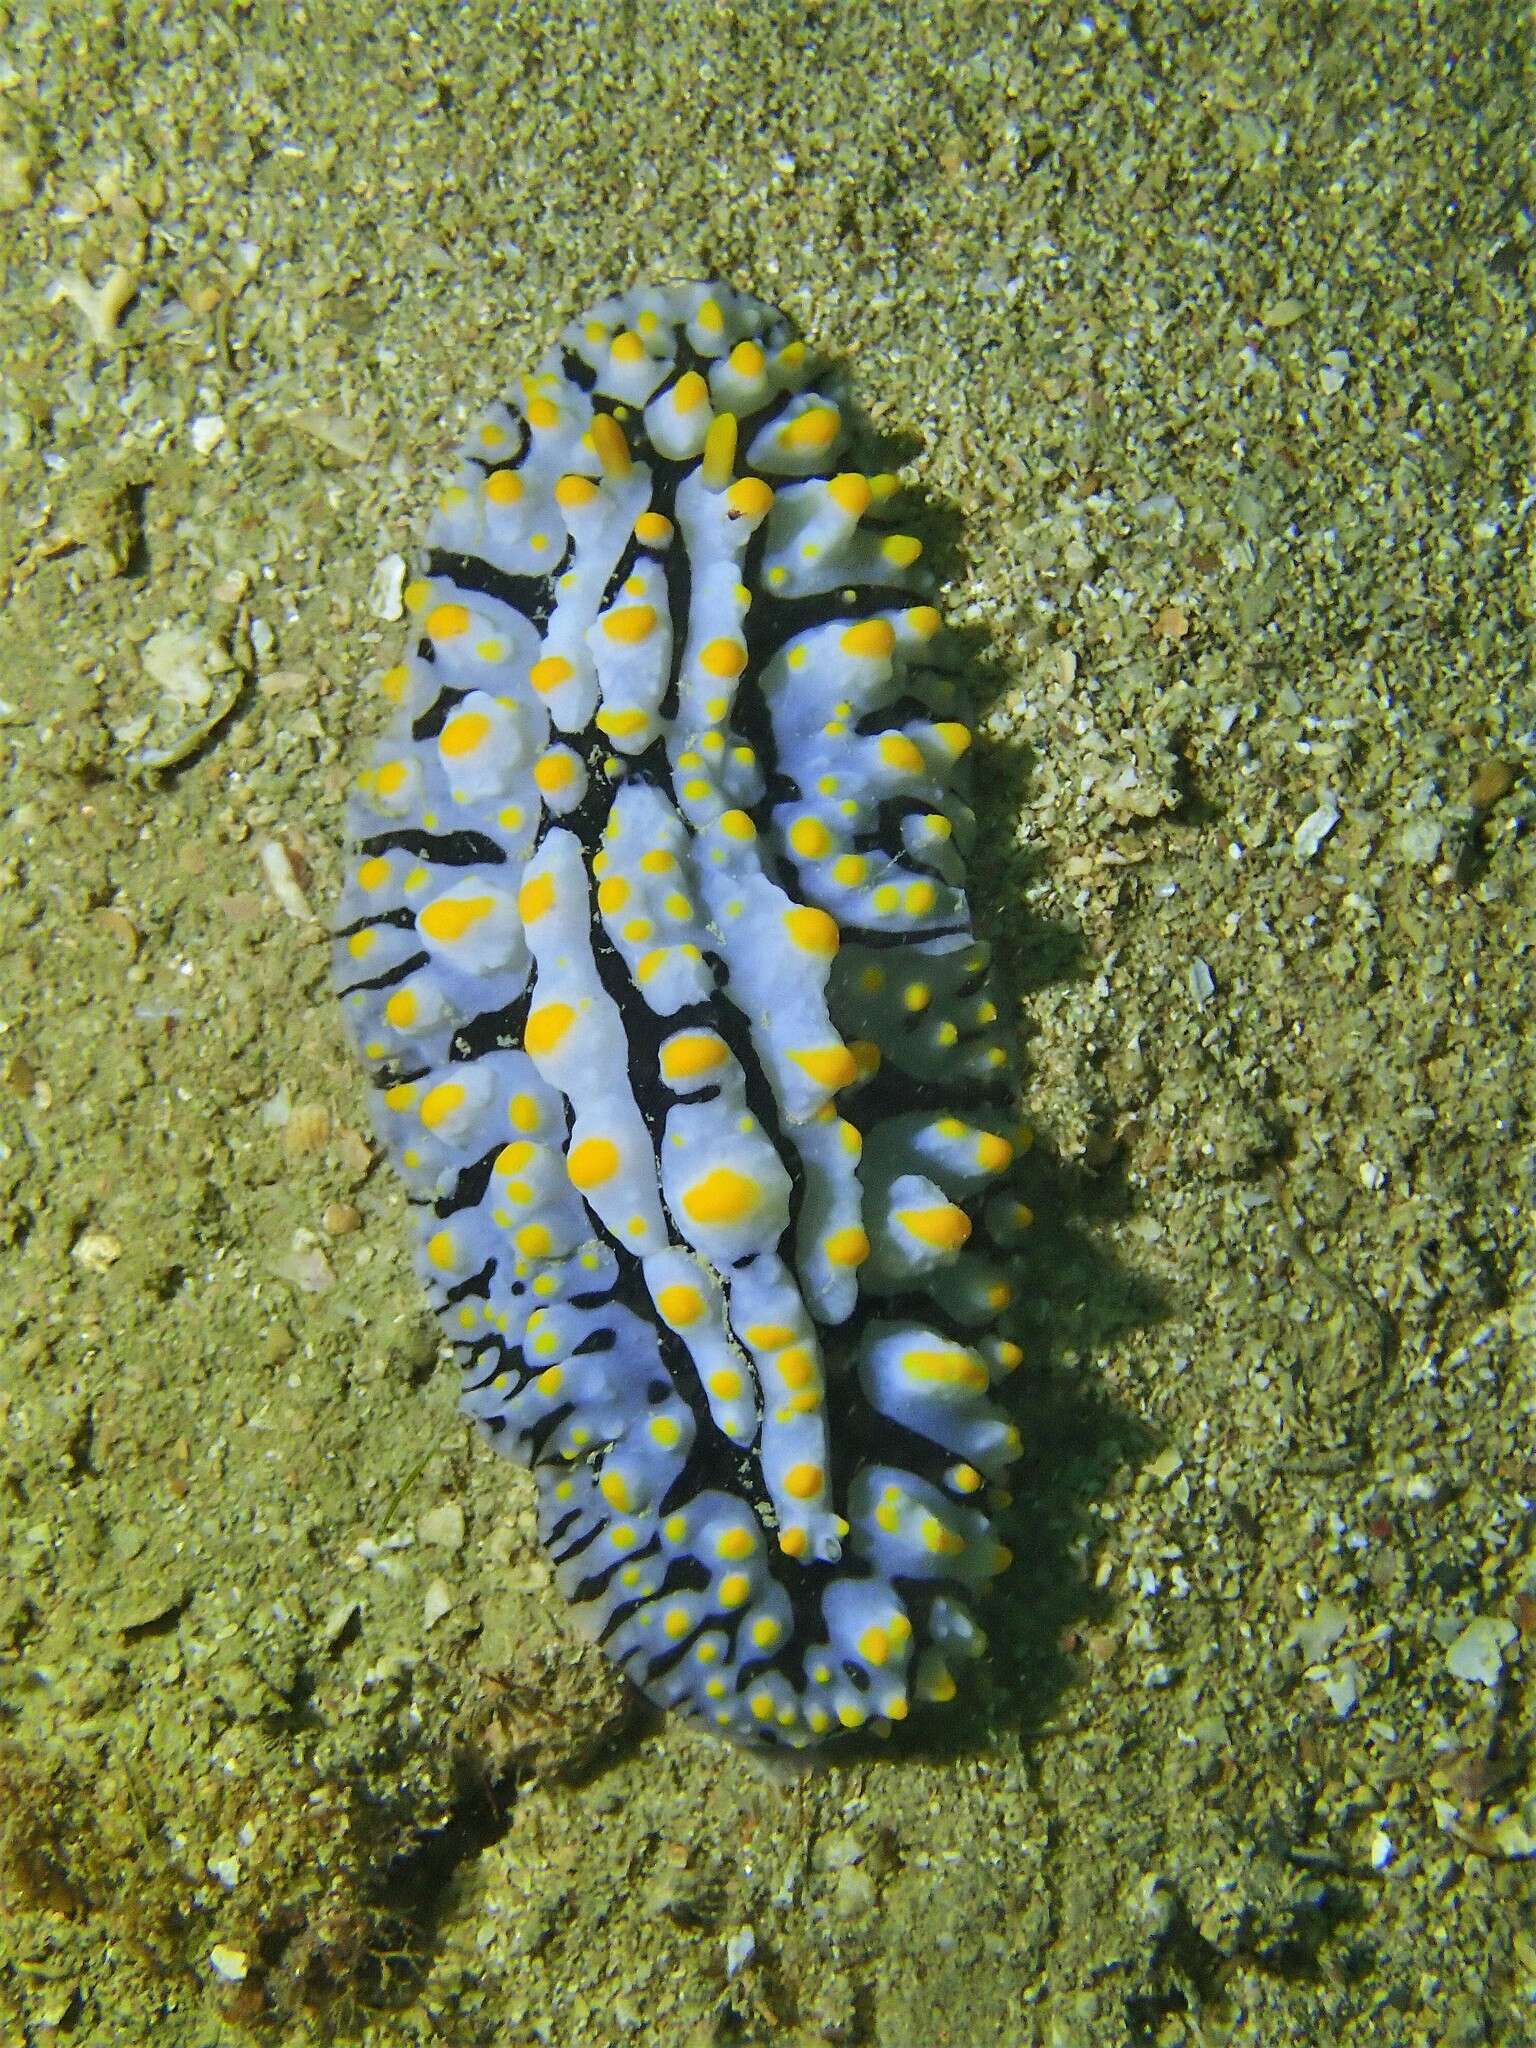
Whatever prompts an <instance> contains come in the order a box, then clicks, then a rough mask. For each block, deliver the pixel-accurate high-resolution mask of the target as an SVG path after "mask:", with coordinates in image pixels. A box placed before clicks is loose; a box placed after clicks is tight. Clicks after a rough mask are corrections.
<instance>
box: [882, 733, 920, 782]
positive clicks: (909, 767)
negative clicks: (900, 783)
mask: <svg viewBox="0 0 1536 2048" xmlns="http://www.w3.org/2000/svg"><path fill="white" fill-rule="evenodd" d="M880 759H881V760H882V761H883V762H884V763H885V765H886V767H887V768H894V769H895V770H896V773H897V774H898V775H921V774H922V772H923V770H924V767H925V766H926V765H927V764H926V763H925V762H924V760H923V756H922V752H921V750H920V749H919V748H918V746H917V745H916V744H915V742H913V741H912V740H910V739H908V737H907V735H906V734H905V733H904V732H888V733H887V734H886V735H885V738H884V739H883V740H881V742H880Z"/></svg>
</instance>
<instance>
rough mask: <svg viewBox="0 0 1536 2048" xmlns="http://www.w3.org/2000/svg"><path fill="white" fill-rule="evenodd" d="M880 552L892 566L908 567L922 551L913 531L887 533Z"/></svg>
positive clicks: (921, 545)
mask: <svg viewBox="0 0 1536 2048" xmlns="http://www.w3.org/2000/svg"><path fill="white" fill-rule="evenodd" d="M880 552H881V554H882V555H884V557H885V559H886V560H887V561H888V562H889V563H890V564H891V565H892V567H893V568H897V569H910V568H911V566H912V564H913V563H914V562H915V561H916V560H917V558H918V556H919V555H920V554H921V553H922V552H923V544H922V542H921V541H920V540H919V539H918V537H917V535H916V534H915V533H888V534H887V535H886V536H885V539H884V540H883V541H881V543H880Z"/></svg>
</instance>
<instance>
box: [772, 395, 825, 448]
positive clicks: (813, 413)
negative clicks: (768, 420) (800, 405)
mask: <svg viewBox="0 0 1536 2048" xmlns="http://www.w3.org/2000/svg"><path fill="white" fill-rule="evenodd" d="M839 424H840V422H839V420H838V416H837V410H836V408H835V407H834V406H830V405H810V406H807V407H806V409H805V411H804V412H797V413H796V414H795V416H794V418H793V419H791V420H786V421H785V422H784V424H783V425H782V426H781V427H780V428H779V445H780V447H781V448H787V449H795V450H797V451H799V452H800V453H801V454H806V455H814V454H819V453H820V451H821V450H822V449H824V448H830V447H831V445H832V443H833V442H834V441H835V440H836V439H837V430H838V426H839Z"/></svg>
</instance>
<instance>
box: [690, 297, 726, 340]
mask: <svg viewBox="0 0 1536 2048" xmlns="http://www.w3.org/2000/svg"><path fill="white" fill-rule="evenodd" d="M693 317H694V319H695V320H697V321H698V323H699V325H700V327H701V328H702V329H703V330H704V332H705V333H706V334H710V335H716V334H719V333H720V331H721V329H722V328H723V327H724V326H725V315H724V314H723V313H722V312H721V311H720V304H719V301H718V300H716V299H700V301H699V310H698V311H697V312H696V313H695V314H694V316H693Z"/></svg>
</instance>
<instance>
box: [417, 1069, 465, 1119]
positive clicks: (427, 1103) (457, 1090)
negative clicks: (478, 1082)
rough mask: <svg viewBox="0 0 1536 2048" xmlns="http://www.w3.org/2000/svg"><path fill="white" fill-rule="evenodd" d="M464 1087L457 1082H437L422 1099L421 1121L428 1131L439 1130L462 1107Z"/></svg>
mask: <svg viewBox="0 0 1536 2048" xmlns="http://www.w3.org/2000/svg"><path fill="white" fill-rule="evenodd" d="M464 1100H465V1096H464V1087H463V1083H462V1082H459V1081H439V1082H438V1084H437V1086H436V1087H435V1088H430V1089H428V1091H427V1093H426V1094H425V1095H424V1096H423V1097H422V1102H421V1120H422V1122H423V1123H424V1124H425V1125H426V1127H427V1129H428V1130H429V1131H435V1130H438V1129H440V1128H441V1126H442V1125H443V1124H445V1123H446V1122H447V1121H448V1119H449V1118H450V1117H452V1116H454V1115H455V1114H456V1113H457V1112H458V1111H459V1110H461V1109H462V1108H463V1107H464Z"/></svg>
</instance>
